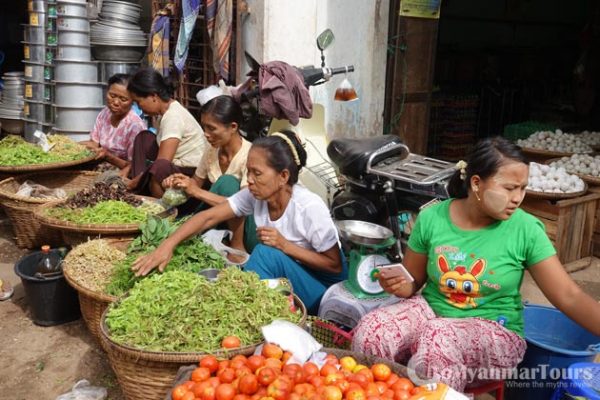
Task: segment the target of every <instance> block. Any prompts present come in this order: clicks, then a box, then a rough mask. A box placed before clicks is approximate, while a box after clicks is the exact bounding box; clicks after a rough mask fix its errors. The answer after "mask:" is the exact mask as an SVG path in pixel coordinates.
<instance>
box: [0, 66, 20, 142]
mask: <svg viewBox="0 0 600 400" xmlns="http://www.w3.org/2000/svg"><path fill="white" fill-rule="evenodd" d="M2 80H3V81H4V89H2V92H1V93H2V100H1V101H0V125H2V130H4V131H6V132H8V133H12V134H15V135H20V134H22V133H23V121H22V119H21V112H22V111H23V87H24V85H23V73H22V72H7V73H5V74H4V75H3V76H2Z"/></svg>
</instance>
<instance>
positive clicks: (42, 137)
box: [33, 131, 54, 153]
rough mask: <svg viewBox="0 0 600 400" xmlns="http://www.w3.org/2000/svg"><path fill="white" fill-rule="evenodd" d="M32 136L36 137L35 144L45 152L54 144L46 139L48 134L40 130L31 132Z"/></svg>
mask: <svg viewBox="0 0 600 400" xmlns="http://www.w3.org/2000/svg"><path fill="white" fill-rule="evenodd" d="M33 137H34V138H36V139H37V142H36V144H37V145H38V146H40V147H41V148H42V150H44V152H45V153H47V152H49V151H50V149H52V148H53V147H54V145H53V144H51V143H50V142H49V141H48V136H46V134H45V133H44V132H42V131H35V132H33Z"/></svg>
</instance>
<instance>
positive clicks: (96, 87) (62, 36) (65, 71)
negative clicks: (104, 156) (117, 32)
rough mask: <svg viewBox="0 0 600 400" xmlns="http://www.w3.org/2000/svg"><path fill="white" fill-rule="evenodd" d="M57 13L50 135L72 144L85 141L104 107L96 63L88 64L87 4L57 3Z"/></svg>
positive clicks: (77, 1)
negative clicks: (62, 138)
mask: <svg viewBox="0 0 600 400" xmlns="http://www.w3.org/2000/svg"><path fill="white" fill-rule="evenodd" d="M57 12H58V20H57V29H58V54H57V57H56V59H55V60H54V92H55V93H54V113H55V124H54V131H55V132H56V133H61V134H66V135H68V136H70V137H71V138H73V139H75V140H85V139H88V134H89V131H90V130H91V129H92V128H93V126H94V122H95V121H96V116H97V115H98V113H99V112H100V110H102V107H103V104H104V98H103V84H102V82H101V81H99V79H98V78H99V68H98V63H97V62H96V61H91V53H90V22H89V20H88V18H87V3H86V1H85V0H83V1H81V0H58V6H57Z"/></svg>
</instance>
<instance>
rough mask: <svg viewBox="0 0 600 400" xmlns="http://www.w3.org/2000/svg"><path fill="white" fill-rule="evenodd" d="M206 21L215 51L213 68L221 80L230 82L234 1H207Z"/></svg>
mask: <svg viewBox="0 0 600 400" xmlns="http://www.w3.org/2000/svg"><path fill="white" fill-rule="evenodd" d="M206 20H207V27H208V34H209V36H210V39H211V46H212V49H213V67H214V69H215V72H216V73H217V74H218V75H219V76H220V77H221V78H223V79H225V80H228V79H229V48H230V47H231V35H232V34H233V0H206Z"/></svg>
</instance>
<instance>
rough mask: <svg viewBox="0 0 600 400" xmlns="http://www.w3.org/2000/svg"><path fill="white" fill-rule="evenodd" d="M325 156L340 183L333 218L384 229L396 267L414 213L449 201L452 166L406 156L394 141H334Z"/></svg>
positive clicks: (393, 138) (386, 138)
mask: <svg viewBox="0 0 600 400" xmlns="http://www.w3.org/2000/svg"><path fill="white" fill-rule="evenodd" d="M327 154H328V156H329V158H330V159H331V160H332V162H333V163H334V164H335V165H336V166H337V168H338V170H339V173H340V174H341V175H342V177H343V179H344V181H345V184H344V188H343V189H342V190H340V191H339V192H338V193H336V194H335V195H334V198H333V202H332V205H331V211H332V215H333V218H334V219H335V220H338V221H341V220H350V219H351V220H360V221H365V222H370V223H375V224H378V225H383V226H386V227H388V228H389V229H391V230H392V232H393V233H394V237H395V238H396V244H395V246H394V248H393V249H392V251H391V254H390V256H391V258H392V260H394V261H400V260H401V258H402V248H403V242H405V241H406V239H407V237H408V235H409V234H410V223H411V221H413V220H414V218H415V217H416V214H417V213H418V212H419V210H421V209H422V208H424V207H426V206H428V205H430V204H433V203H435V202H438V201H440V200H442V199H447V198H448V197H449V195H448V190H447V183H448V180H449V178H450V176H451V175H452V174H453V173H454V171H455V168H454V164H452V163H449V162H447V161H442V160H438V159H435V158H431V157H425V156H421V155H418V154H414V153H411V152H410V150H409V148H408V147H407V146H406V145H405V144H403V143H402V141H401V139H400V138H399V137H398V136H394V135H384V136H377V137H371V138H363V139H347V138H339V139H334V140H332V141H331V143H330V144H329V145H328V146H327Z"/></svg>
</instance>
